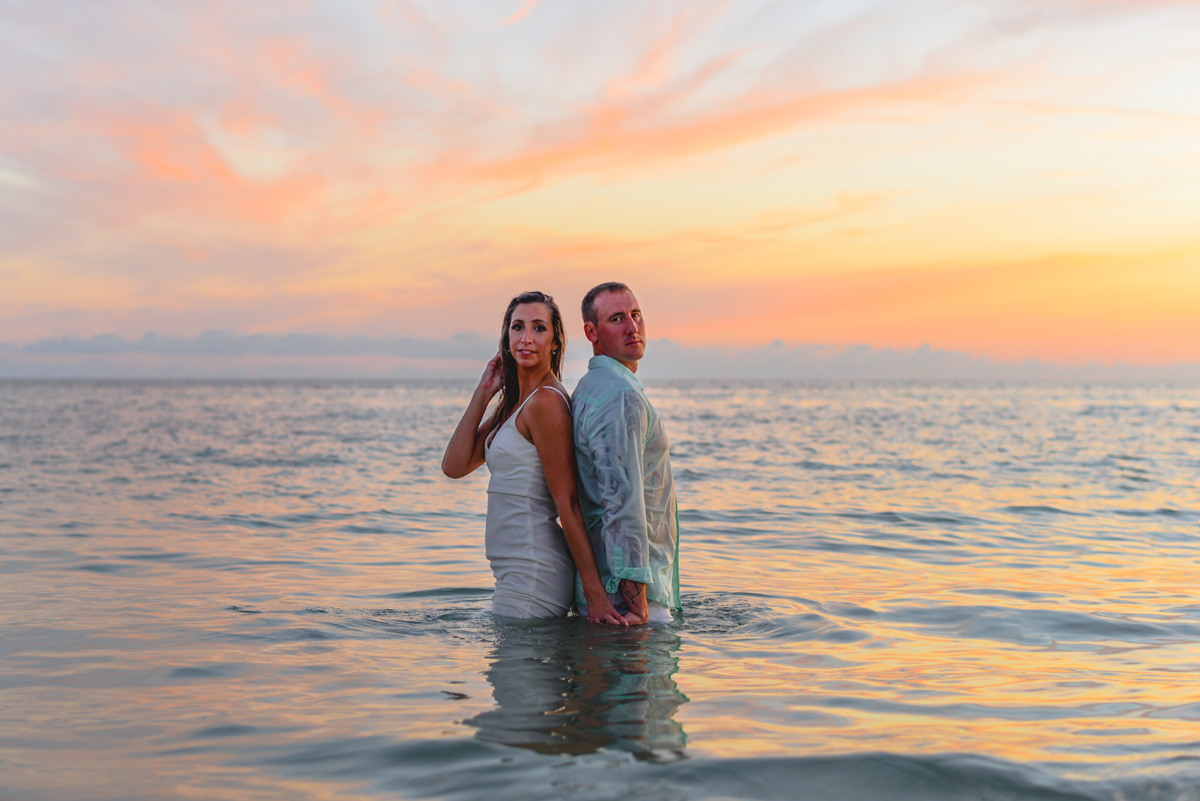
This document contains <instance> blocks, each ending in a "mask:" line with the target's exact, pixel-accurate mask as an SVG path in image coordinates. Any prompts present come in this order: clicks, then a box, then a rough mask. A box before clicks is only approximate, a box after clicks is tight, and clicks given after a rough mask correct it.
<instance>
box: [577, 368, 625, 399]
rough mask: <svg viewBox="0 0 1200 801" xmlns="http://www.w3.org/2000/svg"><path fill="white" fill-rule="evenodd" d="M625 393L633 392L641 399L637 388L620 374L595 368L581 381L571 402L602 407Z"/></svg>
mask: <svg viewBox="0 0 1200 801" xmlns="http://www.w3.org/2000/svg"><path fill="white" fill-rule="evenodd" d="M624 392H631V393H633V394H634V395H636V396H638V397H639V398H640V397H641V394H642V393H641V390H639V389H638V387H637V386H635V385H633V384H631V383H629V382H628V381H626V380H625V378H624V377H623V376H621V375H619V374H618V373H615V372H613V371H612V370H605V369H603V368H595V369H592V370H588V371H587V373H585V374H584V376H583V378H581V379H579V383H578V384H576V386H575V391H574V392H573V393H571V400H572V403H573V404H577V403H586V404H588V405H589V406H602V405H604V404H605V403H607V402H608V401H610V400H613V399H614V398H616V397H617V396H618V395H621V393H624Z"/></svg>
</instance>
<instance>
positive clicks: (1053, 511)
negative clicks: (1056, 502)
mask: <svg viewBox="0 0 1200 801" xmlns="http://www.w3.org/2000/svg"><path fill="white" fill-rule="evenodd" d="M1001 511H1004V512H1012V513H1013V514H1018V515H1069V516H1071V517H1087V516H1088V515H1087V514H1085V513H1083V512H1068V511H1067V510H1066V509H1059V508H1058V507H1057V506H1005V507H1004V508H1003V509H1002V510H1001Z"/></svg>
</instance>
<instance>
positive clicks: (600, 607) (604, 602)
mask: <svg viewBox="0 0 1200 801" xmlns="http://www.w3.org/2000/svg"><path fill="white" fill-rule="evenodd" d="M589 594H590V593H584V595H589ZM587 611H588V623H598V624H600V625H604V626H628V625H629V624H628V623H626V622H625V618H624V617H622V616H621V613H620V612H618V611H617V609H616V607H614V606H613V605H612V601H610V600H608V595H606V594H605V593H603V592H601V593H598V594H597V595H596V597H595V598H591V597H589V598H588V599H587Z"/></svg>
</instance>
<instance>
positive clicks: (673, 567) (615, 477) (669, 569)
mask: <svg viewBox="0 0 1200 801" xmlns="http://www.w3.org/2000/svg"><path fill="white" fill-rule="evenodd" d="M571 408H572V412H573V414H574V418H575V460H576V462H577V463H578V465H579V501H580V505H581V506H582V507H583V522H584V525H585V526H586V527H587V530H588V534H589V535H590V536H591V540H592V548H593V549H594V550H595V552H596V562H597V566H598V567H599V568H600V580H601V582H603V584H604V590H605V592H607V593H608V594H609V595H610V596H612V597H613V599H614V603H616V601H617V599H618V595H617V585H618V583H619V582H620V581H621V579H630V580H632V581H637V582H640V583H642V584H645V585H646V597H647V598H648V599H649V600H651V601H653V602H655V603H659V604H662V605H663V606H665V607H667V608H669V609H678V608H679V522H678V518H677V512H676V506H675V482H674V480H673V479H672V478H671V460H670V453H669V451H668V448H667V433H666V431H665V430H664V428H663V425H662V421H661V420H660V419H659V417H658V414H657V413H656V412H655V411H654V407H653V406H652V405H650V400H649V399H648V398H647V397H646V392H645V390H644V389H643V388H642V383H641V382H640V381H638V379H637V376H635V375H634V374H633V373H632V372H630V371H629V369H628V368H627V367H625V365H623V364H621V363H620V362H619V361H617V360H616V359H612V358H610V357H608V356H593V357H592V359H591V360H590V361H589V362H588V371H587V374H586V375H584V377H583V378H582V379H581V380H580V381H579V385H578V386H577V387H575V392H574V393H573V394H572V396H571ZM575 601H576V603H577V604H578V605H580V606H583V605H584V604H586V600H585V598H584V595H583V587H582V585H581V584H580V582H579V580H578V578H576V581H575Z"/></svg>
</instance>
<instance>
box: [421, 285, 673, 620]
mask: <svg viewBox="0 0 1200 801" xmlns="http://www.w3.org/2000/svg"><path fill="white" fill-rule="evenodd" d="M582 311H583V330H584V334H585V335H586V336H587V338H588V341H589V342H591V343H592V352H593V354H594V356H593V357H592V359H591V360H590V361H589V362H588V372H587V374H586V375H585V376H584V377H583V378H582V379H581V380H580V381H579V385H578V386H577V387H576V388H575V392H574V393H573V395H572V397H571V398H570V399H568V398H567V395H566V392H565V390H564V388H563V385H562V381H561V378H562V363H563V357H564V353H565V350H566V334H565V333H564V331H563V323H562V316H561V315H560V314H559V311H558V306H557V305H556V304H555V303H554V299H553V298H551V297H550V296H549V295H546V294H544V293H542V292H528V293H525V294H523V295H518V296H517V297H515V298H513V299H512V302H511V303H509V304H508V310H507V312H506V313H505V315H504V328H503V332H502V333H501V335H500V352H499V353H497V354H496V356H495V358H493V359H492V360H491V362H489V363H488V366H487V369H486V370H485V371H484V374H483V377H482V378H481V379H480V381H479V386H477V387H476V388H475V393H474V395H472V396H471V401H470V403H469V404H468V405H467V410H466V411H465V412H463V416H462V420H460V421H459V423H458V428H456V429H455V431H454V435H453V436H452V437H451V439H450V444H449V445H447V446H446V454H445V456H444V457H443V459H442V470H443V471H444V472H445V473H446V475H448V476H450V477H451V478H461V477H462V476H465V475H467V474H468V473H470V472H472V471H473V470H475V469H476V468H478V467H479V466H480V465H481V464H484V463H485V462H486V463H487V466H488V470H489V471H490V473H491V479H490V481H489V483H488V511H487V528H486V535H485V542H486V549H487V557H488V561H489V562H491V565H492V572H493V573H494V574H495V576H496V590H495V592H494V594H493V595H492V611H493V612H494V613H495V614H496V615H497V616H499V617H509V618H552V617H562V616H564V615H566V614H567V612H568V611H569V610H570V608H571V606H572V603H573V604H574V606H575V607H576V608H577V609H578V610H579V614H580V615H582V616H584V617H586V618H587V619H588V620H589V621H591V622H593V623H602V624H608V625H615V626H622V627H624V626H630V625H638V624H642V623H646V622H653V623H670V622H671V620H672V617H671V610H677V609H679V565H678V546H679V541H678V522H677V519H676V509H675V486H674V482H673V481H672V479H671V464H670V461H669V455H668V452H667V437H666V432H665V431H664V430H663V425H662V421H661V420H659V418H658V415H657V414H656V413H655V411H654V407H653V406H651V405H650V401H649V400H648V399H647V398H646V393H645V391H644V390H643V388H642V384H641V382H640V381H638V379H637V376H636V375H634V374H635V373H636V372H637V368H638V361H639V360H640V359H641V358H642V355H643V354H644V353H645V351H646V324H645V320H644V319H643V317H642V310H641V308H640V307H639V305H638V301H637V298H636V297H634V295H633V292H631V291H630V290H629V287H627V286H625V285H624V284H618V283H607V284H601V285H599V286H597V287H595V288H593V289H592V290H591V291H589V292H588V293H587V295H585V296H584V299H583V304H582ZM541 390H545V391H544V392H543V391H541ZM497 394H499V402H498V404H497V405H496V409H495V411H494V412H493V413H492V414H491V416H489V417H488V418H487V419H484V412H485V410H486V408H487V405H488V403H489V402H490V401H491V399H492V397H493V396H495V395H497ZM559 521H561V526H560V524H559Z"/></svg>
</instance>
